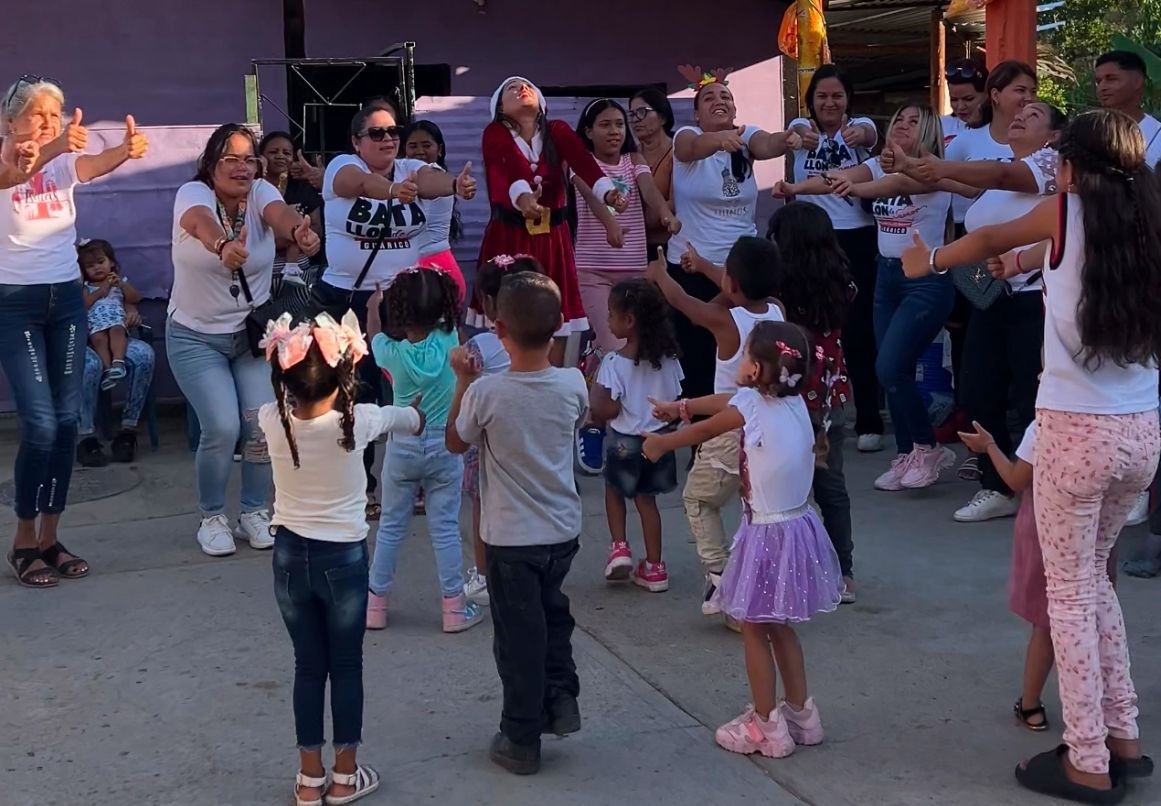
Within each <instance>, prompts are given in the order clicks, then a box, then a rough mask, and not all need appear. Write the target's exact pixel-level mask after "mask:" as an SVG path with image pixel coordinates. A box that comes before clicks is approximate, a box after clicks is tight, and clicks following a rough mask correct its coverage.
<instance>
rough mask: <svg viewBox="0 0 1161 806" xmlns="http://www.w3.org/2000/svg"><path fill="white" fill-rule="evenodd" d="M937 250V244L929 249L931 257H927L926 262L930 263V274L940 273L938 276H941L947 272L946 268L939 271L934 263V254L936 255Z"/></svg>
mask: <svg viewBox="0 0 1161 806" xmlns="http://www.w3.org/2000/svg"><path fill="white" fill-rule="evenodd" d="M938 251H939V247H938V246H937V247H935V248H934V249H932V250H931V257H929V258H928V259H927V261H928V263H930V264H931V273H932V274H938V275H940V276H943V275H944V274H947V269H944V270H943V271H940V270H939V267H938V266H936V265H935V255H936V253H937V252H938ZM948 268H950V266H949V267H948Z"/></svg>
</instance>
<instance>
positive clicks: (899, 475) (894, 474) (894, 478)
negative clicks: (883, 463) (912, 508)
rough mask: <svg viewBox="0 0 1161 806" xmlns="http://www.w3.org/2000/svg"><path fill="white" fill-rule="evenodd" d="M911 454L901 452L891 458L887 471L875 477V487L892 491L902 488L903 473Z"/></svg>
mask: <svg viewBox="0 0 1161 806" xmlns="http://www.w3.org/2000/svg"><path fill="white" fill-rule="evenodd" d="M913 455H914V454H911V453H901V454H899V455H898V456H896V457H895V458H894V459H893V460H891V466H890V467H889V468H887V472H886V473H884V474H883V475H881V476H879V478H877V479H875V489H876V490H886V491H887V492H892V493H893V492H897V491H899V490H902V489H903V474H904V473H906V472H907V468H908V467H909V466H910V464H911V457H912V456H913Z"/></svg>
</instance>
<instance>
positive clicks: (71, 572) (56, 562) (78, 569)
mask: <svg viewBox="0 0 1161 806" xmlns="http://www.w3.org/2000/svg"><path fill="white" fill-rule="evenodd" d="M62 554H68V555H70V556H71V557H72V559H71V560H64V561H63V562H62V561H61V555H62ZM40 558H41V559H42V560H44V562H45V565H48V566H50V567H51V568H55V569H56V572H57V574H58V575H59V576H60V578H61V579H80V578H81V577H87V576H88V575H89V564H88V563H87V562H85V561H84V560H82V559H81V558H80V557H78V556H77V555H75V554H73V553H72V552H71V551H69V550H68V549H66V548H65V547H64V546H63V545H61V542H60V541H59V540H58V541H56V542H55V543H53V544H52V545H51V546H49V547H48V548H46V549H45V550H44V551H42V552H41V553H40Z"/></svg>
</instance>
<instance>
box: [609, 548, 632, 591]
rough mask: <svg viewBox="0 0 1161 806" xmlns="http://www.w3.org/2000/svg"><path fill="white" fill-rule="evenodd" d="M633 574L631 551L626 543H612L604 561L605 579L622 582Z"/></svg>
mask: <svg viewBox="0 0 1161 806" xmlns="http://www.w3.org/2000/svg"><path fill="white" fill-rule="evenodd" d="M632 574H633V552H632V551H630V550H629V544H628V543H614V544H613V545H612V548H610V549H609V559H608V560H607V561H606V562H605V579H606V580H608V581H609V582H624V581H625V580H626V579H628V578H629V577H630V576H632Z"/></svg>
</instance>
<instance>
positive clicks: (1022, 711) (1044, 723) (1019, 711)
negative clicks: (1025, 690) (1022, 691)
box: [1012, 697, 1048, 733]
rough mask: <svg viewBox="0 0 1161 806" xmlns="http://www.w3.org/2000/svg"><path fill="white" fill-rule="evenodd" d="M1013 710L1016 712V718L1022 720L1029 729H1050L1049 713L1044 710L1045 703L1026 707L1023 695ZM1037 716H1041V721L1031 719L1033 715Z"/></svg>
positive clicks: (1037, 730)
mask: <svg viewBox="0 0 1161 806" xmlns="http://www.w3.org/2000/svg"><path fill="white" fill-rule="evenodd" d="M1012 711H1013V712H1014V713H1015V714H1016V719H1018V720H1020V722H1021V723H1022V724H1023V725H1024V727H1026V728H1027V729H1028V730H1031V731H1035V732H1036V733H1041V732H1043V731H1046V730H1048V713H1047V712H1046V711H1045V710H1044V703H1040V705H1038V706H1036V707H1035V708H1025V707H1024V698H1023V697H1021V698H1019V699H1018V700H1016V705H1015V706H1014V707H1013V708H1012ZM1037 716H1038V717H1040V719H1041V721H1040V722H1032V721H1030V720H1031V719H1032V718H1033V717H1037Z"/></svg>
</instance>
